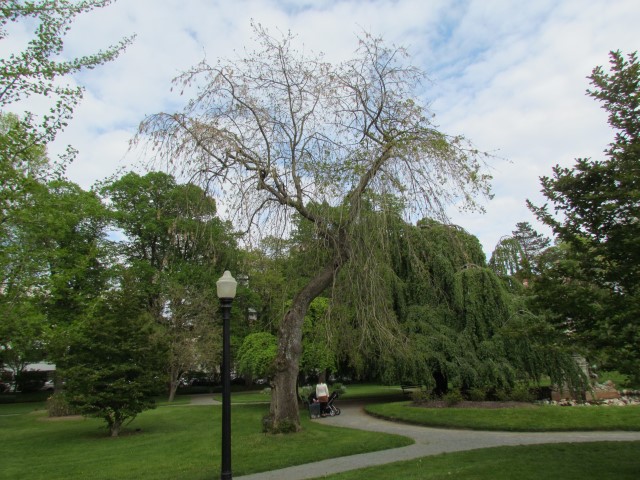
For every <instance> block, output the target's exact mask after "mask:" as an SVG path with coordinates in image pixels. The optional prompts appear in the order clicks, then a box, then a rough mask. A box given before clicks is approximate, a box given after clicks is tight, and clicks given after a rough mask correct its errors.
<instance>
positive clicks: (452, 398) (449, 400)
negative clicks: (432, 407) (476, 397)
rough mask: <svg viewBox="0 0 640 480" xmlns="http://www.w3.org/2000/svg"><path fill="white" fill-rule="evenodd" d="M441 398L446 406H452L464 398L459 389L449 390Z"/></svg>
mask: <svg viewBox="0 0 640 480" xmlns="http://www.w3.org/2000/svg"><path fill="white" fill-rule="evenodd" d="M442 399H443V400H444V402H445V403H446V404H447V407H454V406H456V405H457V404H459V403H460V402H461V401H462V400H464V398H463V396H462V393H460V390H451V391H449V392H447V394H446V395H443V396H442Z"/></svg>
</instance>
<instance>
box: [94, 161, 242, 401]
mask: <svg viewBox="0 0 640 480" xmlns="http://www.w3.org/2000/svg"><path fill="white" fill-rule="evenodd" d="M101 192H102V194H103V196H104V198H105V200H106V201H108V203H109V205H110V210H111V218H112V222H113V226H114V227H116V228H118V229H120V230H121V231H122V232H123V233H124V234H125V235H126V238H125V239H124V240H122V241H121V242H120V244H119V248H120V249H121V252H122V253H123V256H124V259H125V261H126V263H127V265H128V266H129V268H130V270H131V272H132V274H133V275H136V277H137V278H138V279H139V282H140V285H144V286H145V291H146V301H147V308H148V311H149V313H150V314H151V315H152V317H153V318H154V319H155V321H156V323H157V324H158V325H159V326H161V327H162V328H163V331H164V333H165V335H166V336H167V339H168V342H169V350H168V362H167V370H168V372H169V377H170V378H169V383H170V389H169V398H170V399H173V397H174V395H175V392H176V389H177V387H178V384H179V381H180V378H181V376H182V375H183V374H184V373H185V372H187V371H190V370H195V369H198V368H203V367H207V366H208V367H209V368H212V363H213V361H214V360H215V359H216V358H218V357H219V354H218V352H219V351H220V345H219V342H215V341H214V339H215V338H216V333H217V329H216V327H215V325H216V324H214V325H212V319H213V318H215V317H216V316H217V305H218V300H217V298H214V297H215V296H214V291H215V290H214V289H213V288H212V285H214V284H215V281H216V279H217V278H218V277H219V275H220V271H221V270H223V269H224V268H226V267H225V266H226V265H231V264H234V263H235V262H236V250H237V248H236V244H235V238H234V234H233V229H232V227H231V225H230V224H229V223H226V222H222V221H221V220H220V219H219V218H218V217H217V216H216V204H215V201H214V200H213V199H212V198H211V197H209V196H207V195H206V194H205V192H204V191H203V190H202V189H201V188H200V187H197V186H195V185H190V184H184V185H180V184H178V183H177V182H176V180H175V179H174V178H173V177H172V176H171V175H168V174H165V173H162V172H150V173H147V174H146V175H144V176H140V175H138V174H136V173H128V174H125V175H123V176H122V177H120V178H118V179H115V180H112V181H108V182H105V184H104V185H103V186H102V188H101ZM217 338H218V339H219V336H218V337H217Z"/></svg>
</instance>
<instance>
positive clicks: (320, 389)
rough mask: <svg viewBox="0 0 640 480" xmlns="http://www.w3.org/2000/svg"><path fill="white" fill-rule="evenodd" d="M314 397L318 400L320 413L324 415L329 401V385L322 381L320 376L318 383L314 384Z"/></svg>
mask: <svg viewBox="0 0 640 480" xmlns="http://www.w3.org/2000/svg"><path fill="white" fill-rule="evenodd" d="M316 398H317V399H318V402H320V414H321V416H323V417H324V416H325V412H326V409H327V402H329V387H327V384H326V383H324V378H322V377H320V380H319V383H318V384H317V385H316Z"/></svg>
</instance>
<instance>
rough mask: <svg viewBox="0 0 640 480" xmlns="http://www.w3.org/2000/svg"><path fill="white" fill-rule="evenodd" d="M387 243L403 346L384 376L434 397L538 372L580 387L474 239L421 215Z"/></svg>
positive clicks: (565, 359) (546, 330) (571, 365)
mask: <svg viewBox="0 0 640 480" xmlns="http://www.w3.org/2000/svg"><path fill="white" fill-rule="evenodd" d="M395 243H396V244H397V245H398V249H397V251H398V252H399V254H398V255H397V256H396V258H395V259H394V260H393V265H394V272H395V274H396V276H397V282H396V287H395V289H394V291H393V292H392V296H393V297H394V303H395V309H396V311H397V315H398V318H399V322H400V327H401V332H400V333H401V335H403V336H404V338H406V342H407V348H405V349H400V350H398V351H397V352H396V354H395V355H393V356H391V357H388V358H385V359H384V363H385V365H386V366H383V367H382V375H383V376H386V377H387V379H388V380H390V381H398V380H409V381H413V382H416V383H422V384H425V385H427V386H429V387H430V388H432V389H433V391H434V393H436V394H438V395H441V394H445V393H447V391H448V389H449V386H450V385H453V386H454V387H455V388H459V389H461V390H465V391H468V390H470V389H478V390H482V391H484V392H490V391H492V390H507V391H508V390H510V389H512V388H513V387H514V386H515V385H516V383H517V382H518V381H527V382H531V381H533V382H537V381H539V380H540V379H541V377H542V376H543V375H545V376H547V375H548V376H550V377H551V380H552V382H553V383H554V384H557V385H569V386H572V387H578V386H579V385H581V382H582V381H583V378H582V377H581V374H580V372H579V369H578V368H577V366H576V364H575V362H574V361H573V359H572V357H571V352H570V351H569V350H566V349H565V348H563V346H562V343H561V342H560V341H559V340H560V339H559V336H558V335H557V333H556V332H555V331H554V329H553V327H552V326H551V325H550V324H548V323H547V322H546V321H545V320H544V319H543V318H539V317H536V316H535V315H533V314H531V313H530V312H528V311H527V310H526V309H525V308H524V303H523V299H522V298H521V297H519V296H517V295H514V294H513V293H512V291H511V290H510V289H509V288H507V284H506V282H505V281H504V280H503V279H502V278H500V277H499V276H498V275H496V274H495V273H494V271H493V270H492V269H490V268H488V267H487V265H486V263H485V257H484V253H483V252H482V248H481V245H480V242H479V241H478V239H477V238H476V237H474V236H472V235H470V234H469V233H467V232H466V231H464V230H463V229H461V228H460V227H457V226H453V225H446V224H442V223H439V222H435V221H433V220H422V221H420V222H418V225H417V227H412V226H410V225H406V226H404V227H403V228H402V229H401V231H400V233H398V234H396V239H395ZM388 365H392V367H389V366H388Z"/></svg>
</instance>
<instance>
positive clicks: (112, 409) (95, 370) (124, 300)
mask: <svg viewBox="0 0 640 480" xmlns="http://www.w3.org/2000/svg"><path fill="white" fill-rule="evenodd" d="M163 357H164V349H163V348H162V346H161V344H160V343H159V341H158V340H157V338H156V336H155V335H154V332H153V324H152V322H151V320H150V318H149V316H148V315H147V314H145V313H144V309H143V305H142V304H141V302H140V301H139V299H138V298H136V296H135V295H132V294H131V290H130V289H128V288H124V289H122V290H117V291H113V292H109V293H108V294H107V296H106V297H105V298H104V299H102V300H101V301H100V302H99V304H98V305H97V306H96V308H95V311H94V313H93V315H91V317H90V318H88V319H87V320H86V321H85V322H84V323H83V324H82V325H80V326H79V328H78V329H77V331H76V332H75V334H74V335H73V338H72V339H71V342H70V347H69V350H68V353H67V355H66V356H65V358H64V362H63V365H62V374H63V375H64V378H65V380H66V389H65V392H66V397H67V400H68V402H69V404H70V405H71V406H73V407H75V408H77V409H78V411H79V412H80V413H82V414H84V415H87V416H93V417H98V418H103V419H104V420H105V422H106V423H107V428H108V429H109V432H110V434H111V436H112V437H117V436H118V434H119V432H120V430H121V428H122V427H123V425H124V424H125V422H126V421H132V420H133V419H134V418H135V417H136V415H137V414H138V413H140V412H142V411H144V410H147V409H150V408H154V407H155V405H154V400H153V397H154V396H156V395H158V394H159V393H160V391H161V390H162V388H163V386H164V382H163V376H162V373H161V372H162V367H163V364H162V359H163Z"/></svg>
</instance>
